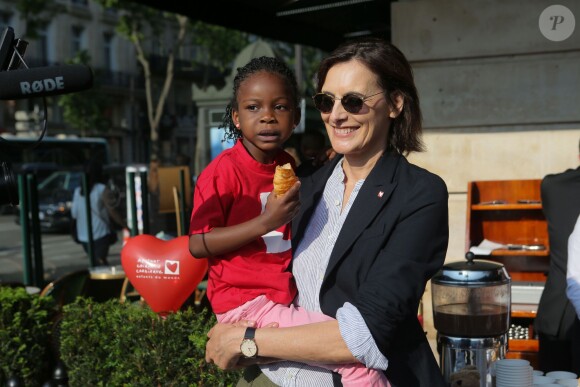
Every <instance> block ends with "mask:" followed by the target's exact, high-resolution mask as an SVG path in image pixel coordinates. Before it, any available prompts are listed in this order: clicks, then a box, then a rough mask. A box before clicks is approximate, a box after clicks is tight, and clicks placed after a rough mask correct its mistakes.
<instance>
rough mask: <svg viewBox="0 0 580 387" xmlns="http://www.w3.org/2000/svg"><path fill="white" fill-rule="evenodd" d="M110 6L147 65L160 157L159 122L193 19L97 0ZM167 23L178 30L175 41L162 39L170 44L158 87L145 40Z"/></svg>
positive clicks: (150, 115) (125, 1)
mask: <svg viewBox="0 0 580 387" xmlns="http://www.w3.org/2000/svg"><path fill="white" fill-rule="evenodd" d="M97 1H98V2H99V3H100V4H101V5H102V6H104V7H106V8H114V9H117V10H119V11H120V16H119V21H118V24H117V32H119V34H121V35H122V36H124V37H125V38H127V39H128V40H129V41H130V42H131V43H133V46H134V47H135V50H136V54H137V61H138V62H139V64H140V65H141V67H142V68H143V75H144V77H145V98H146V102H147V121H148V123H149V129H150V138H151V153H152V155H155V156H157V155H158V153H159V123H160V122H161V118H162V116H163V110H164V107H165V101H166V100H167V96H168V94H169V91H170V89H171V85H172V82H173V76H174V66H175V54H176V53H177V52H179V49H180V48H181V46H182V45H183V42H184V40H185V36H186V32H187V28H188V24H189V18H188V17H186V16H183V15H178V14H171V13H166V12H161V11H157V10H154V9H152V8H149V7H146V6H143V5H141V4H139V3H138V2H135V1H129V0H97ZM166 24H169V25H170V28H174V29H175V30H176V31H177V36H176V38H175V40H173V41H171V42H166V41H161V43H162V44H168V47H167V49H166V53H167V57H166V63H165V64H166V66H165V69H166V70H165V76H164V79H163V80H162V81H161V87H160V88H159V89H158V90H157V89H156V88H155V85H154V82H155V80H154V79H153V74H152V71H151V62H150V57H149V55H148V53H147V52H146V46H145V44H144V43H145V42H146V41H148V40H152V39H157V38H158V37H159V36H161V34H160V32H161V31H163V30H164V28H165V26H166Z"/></svg>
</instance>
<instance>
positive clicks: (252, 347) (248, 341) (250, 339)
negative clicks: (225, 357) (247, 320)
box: [240, 328, 258, 358]
mask: <svg viewBox="0 0 580 387" xmlns="http://www.w3.org/2000/svg"><path fill="white" fill-rule="evenodd" d="M255 334H256V328H246V333H245V334H244V339H243V340H242V344H240V351H242V355H243V356H244V357H245V358H251V357H256V356H257V355H258V346H257V345H256V340H254V336H255Z"/></svg>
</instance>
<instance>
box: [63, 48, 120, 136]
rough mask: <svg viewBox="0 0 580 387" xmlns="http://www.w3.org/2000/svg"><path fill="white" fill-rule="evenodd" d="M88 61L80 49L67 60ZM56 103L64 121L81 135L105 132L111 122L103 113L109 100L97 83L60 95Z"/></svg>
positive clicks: (85, 62)
mask: <svg viewBox="0 0 580 387" xmlns="http://www.w3.org/2000/svg"><path fill="white" fill-rule="evenodd" d="M90 61H91V58H90V56H89V54H88V52H87V51H85V50H82V51H79V52H78V53H77V55H76V56H75V57H74V58H73V59H72V60H70V61H69V62H70V63H73V64H75V63H78V64H85V65H88V64H89V63H90ZM58 104H59V106H60V107H62V109H63V118H64V121H65V122H66V123H67V124H69V125H70V126H72V127H74V128H75V129H78V130H80V132H81V135H82V136H83V137H84V136H87V135H89V134H90V133H91V132H105V131H107V130H108V129H109V126H110V124H111V123H110V121H109V119H108V118H107V117H106V115H105V114H104V113H105V112H106V110H107V109H108V108H109V107H110V101H109V98H108V97H107V96H106V95H105V94H104V93H102V92H101V91H100V90H99V85H98V84H93V87H92V88H91V89H90V90H86V91H83V92H80V93H71V94H65V95H62V96H60V97H59V99H58Z"/></svg>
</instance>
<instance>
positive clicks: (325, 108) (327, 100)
mask: <svg viewBox="0 0 580 387" xmlns="http://www.w3.org/2000/svg"><path fill="white" fill-rule="evenodd" d="M382 93H383V92H382V91H380V92H378V93H375V94H371V95H368V96H366V97H361V96H360V95H358V94H354V93H347V94H345V95H344V96H343V97H342V98H341V99H340V103H341V104H342V107H344V110H346V111H347V112H349V113H352V114H357V113H359V112H360V111H361V109H362V107H363V105H364V103H365V101H366V100H367V99H369V98H371V97H374V96H375V95H379V94H382ZM312 99H313V100H314V107H315V108H316V109H317V110H318V111H319V112H321V113H325V114H326V113H330V112H331V111H332V108H333V107H334V101H335V100H336V98H335V97H333V96H331V95H328V94H325V93H318V94H316V95H314V96H313V97H312Z"/></svg>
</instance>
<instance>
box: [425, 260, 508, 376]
mask: <svg viewBox="0 0 580 387" xmlns="http://www.w3.org/2000/svg"><path fill="white" fill-rule="evenodd" d="M474 257H475V255H474V254H473V253H472V252H468V253H467V254H466V258H467V260H466V261H460V262H453V263H450V264H447V265H444V266H443V268H441V270H439V272H438V273H437V274H436V275H435V276H434V277H433V279H432V281H431V284H432V297H433V321H434V324H435V329H436V330H437V347H438V350H439V355H440V367H441V371H442V373H443V377H444V378H445V380H446V382H447V383H449V384H450V383H452V382H453V380H457V379H461V378H462V375H463V376H467V373H469V374H470V375H469V377H470V378H471V379H473V377H474V375H475V377H478V378H479V386H480V387H491V386H492V372H491V369H492V367H491V366H492V364H493V362H495V361H496V360H499V359H503V358H505V354H506V351H507V333H508V330H509V319H510V309H511V278H510V277H509V275H508V273H507V271H506V269H505V267H504V266H503V265H501V264H499V263H497V262H492V261H487V260H475V259H474Z"/></svg>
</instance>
